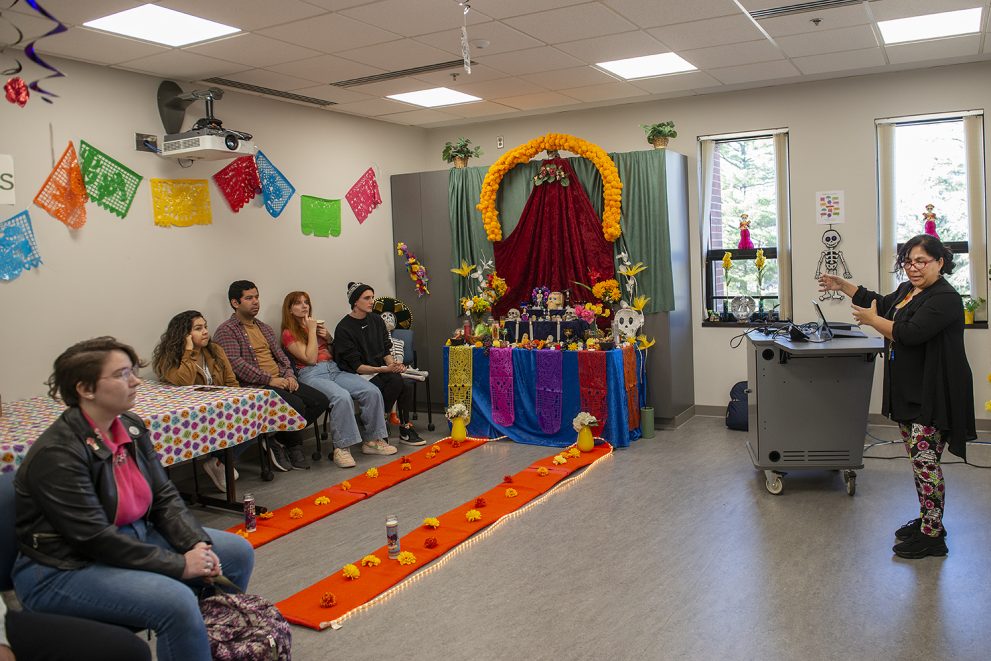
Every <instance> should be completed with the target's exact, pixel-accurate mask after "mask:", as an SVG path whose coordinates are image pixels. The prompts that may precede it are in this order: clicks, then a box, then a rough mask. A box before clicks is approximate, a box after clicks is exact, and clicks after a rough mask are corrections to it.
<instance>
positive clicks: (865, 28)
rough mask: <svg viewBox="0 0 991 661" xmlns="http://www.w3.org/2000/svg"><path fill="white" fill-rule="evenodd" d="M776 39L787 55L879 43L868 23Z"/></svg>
mask: <svg viewBox="0 0 991 661" xmlns="http://www.w3.org/2000/svg"><path fill="white" fill-rule="evenodd" d="M776 41H777V42H778V46H780V47H781V50H783V51H784V52H785V54H786V55H788V57H802V56H805V55H822V54H823V53H836V52H839V51H849V50H863V49H865V48H874V47H876V46H878V45H879V44H878V43H877V38H876V37H875V36H874V30H872V29H871V26H869V25H855V26H853V27H849V28H840V29H838V30H823V31H821V32H808V33H806V34H795V35H791V36H788V37H778V38H777V40H776Z"/></svg>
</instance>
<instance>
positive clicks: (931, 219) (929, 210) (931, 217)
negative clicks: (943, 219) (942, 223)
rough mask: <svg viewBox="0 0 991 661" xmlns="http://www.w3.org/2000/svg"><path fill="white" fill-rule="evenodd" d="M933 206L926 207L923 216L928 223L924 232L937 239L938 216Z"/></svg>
mask: <svg viewBox="0 0 991 661" xmlns="http://www.w3.org/2000/svg"><path fill="white" fill-rule="evenodd" d="M933 208H934V207H933V205H931V204H927V205H926V212H925V213H924V214H922V220H924V221H926V224H925V228H924V229H923V231H924V232H925V233H926V234H928V235H929V236H934V237H936V238H937V239H938V238H939V234H937V233H936V214H935V213H933Z"/></svg>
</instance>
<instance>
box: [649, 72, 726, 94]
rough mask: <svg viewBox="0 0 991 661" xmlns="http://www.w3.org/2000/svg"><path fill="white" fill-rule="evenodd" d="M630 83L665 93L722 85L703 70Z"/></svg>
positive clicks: (653, 91) (657, 92) (650, 91)
mask: <svg viewBox="0 0 991 661" xmlns="http://www.w3.org/2000/svg"><path fill="white" fill-rule="evenodd" d="M629 83H630V84H631V85H633V86H635V87H639V88H640V89H642V90H644V91H646V92H649V93H651V94H665V93H667V92H680V91H682V90H698V89H706V88H709V87H721V86H722V83H720V82H719V81H718V80H716V79H715V78H713V77H712V76H710V75H709V74H707V73H704V72H702V71H692V72H689V73H675V74H671V75H670V76H658V77H656V78H642V79H640V80H631V81H629Z"/></svg>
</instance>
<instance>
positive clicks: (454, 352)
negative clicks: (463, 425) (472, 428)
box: [447, 344, 472, 421]
mask: <svg viewBox="0 0 991 661" xmlns="http://www.w3.org/2000/svg"><path fill="white" fill-rule="evenodd" d="M447 374H448V377H447V405H448V407H451V406H454V405H455V404H464V405H465V408H466V409H468V421H470V420H471V374H472V368H471V347H470V346H468V345H467V344H464V345H461V346H456V347H451V350H450V351H448V352H447Z"/></svg>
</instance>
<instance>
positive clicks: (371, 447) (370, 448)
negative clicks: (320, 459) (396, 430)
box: [335, 440, 398, 454]
mask: <svg viewBox="0 0 991 661" xmlns="http://www.w3.org/2000/svg"><path fill="white" fill-rule="evenodd" d="M361 452H362V454H396V452H398V450H397V449H396V448H395V447H394V446H392V445H389V444H388V443H386V442H385V441H383V440H374V441H365V442H364V443H362V444H361ZM335 454H336V453H335Z"/></svg>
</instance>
